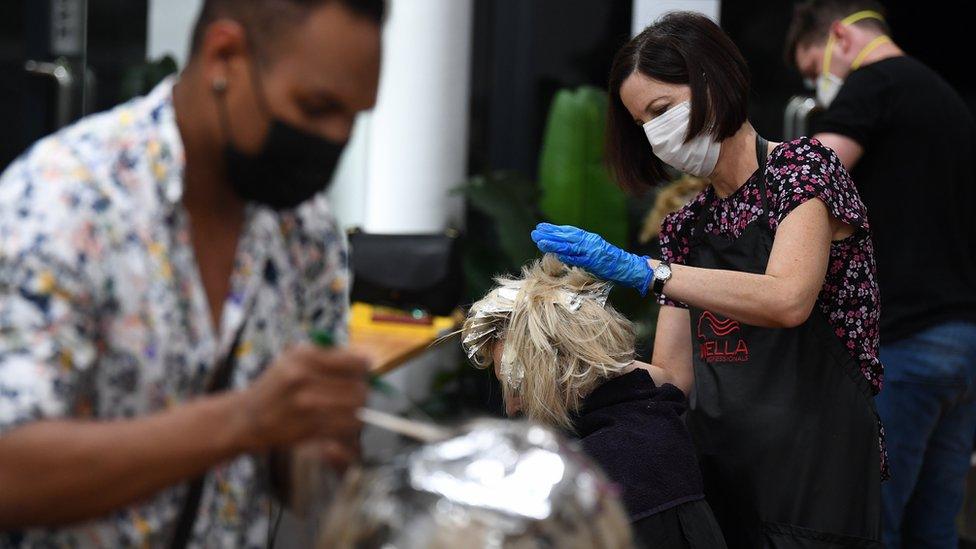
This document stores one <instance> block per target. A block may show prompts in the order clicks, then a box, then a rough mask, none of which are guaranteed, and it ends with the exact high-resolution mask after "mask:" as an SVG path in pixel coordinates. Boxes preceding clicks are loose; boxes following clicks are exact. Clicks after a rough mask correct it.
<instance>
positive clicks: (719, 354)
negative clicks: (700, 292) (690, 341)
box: [698, 311, 749, 362]
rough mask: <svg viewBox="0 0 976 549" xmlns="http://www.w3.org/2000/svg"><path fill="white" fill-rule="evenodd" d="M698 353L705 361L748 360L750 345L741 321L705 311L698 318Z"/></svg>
mask: <svg viewBox="0 0 976 549" xmlns="http://www.w3.org/2000/svg"><path fill="white" fill-rule="evenodd" d="M698 340H699V341H698V355H699V357H700V358H701V359H702V360H704V361H705V362H748V361H749V345H748V344H746V340H744V339H742V337H741V327H740V326H739V321H737V320H732V319H730V318H719V317H717V316H715V315H714V314H713V313H712V312H711V311H703V312H702V314H701V316H700V317H699V318H698Z"/></svg>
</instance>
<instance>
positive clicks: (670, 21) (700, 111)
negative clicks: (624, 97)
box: [606, 11, 750, 192]
mask: <svg viewBox="0 0 976 549" xmlns="http://www.w3.org/2000/svg"><path fill="white" fill-rule="evenodd" d="M634 73H640V74H643V75H644V76H647V77H648V78H653V79H654V80H659V81H661V82H667V83H669V84H684V85H687V86H689V87H690V88H691V119H690V121H689V127H688V135H687V136H686V138H685V139H686V142H687V141H688V140H691V139H693V138H695V137H697V136H698V135H700V134H702V133H703V132H706V133H709V134H711V135H712V136H713V137H714V138H715V139H717V140H723V139H727V138H729V137H731V136H732V135H734V134H735V132H737V131H739V128H741V127H742V124H744V123H745V122H746V120H747V119H748V116H749V93H750V89H749V68H748V66H747V65H746V61H745V59H743V57H742V54H741V53H740V52H739V48H737V47H736V46H735V44H734V43H733V42H732V40H731V39H729V37H728V36H727V35H726V34H725V33H724V32H723V31H722V29H721V28H719V26H718V25H716V24H715V23H714V22H712V20H711V19H709V18H707V17H705V16H704V15H701V14H698V13H693V12H681V11H678V12H672V13H669V14H667V15H665V16H664V17H662V18H661V19H658V20H657V21H656V22H655V23H654V24H652V25H651V26H649V27H647V28H646V29H644V30H643V31H642V32H641V33H640V34H638V35H637V36H635V37H634V38H633V39H631V40H630V42H627V43H626V44H624V46H623V47H622V48H620V50H619V51H618V52H617V54H616V55H615V56H614V59H613V65H612V66H611V68H610V83H609V86H608V91H609V92H610V107H609V113H608V114H607V138H606V139H607V142H606V150H607V164H608V165H609V167H610V171H611V172H612V173H613V175H614V177H615V179H616V181H617V184H618V185H620V186H621V187H622V188H624V189H626V190H628V191H631V192H637V191H640V190H642V189H644V188H646V187H648V186H653V185H657V184H659V183H661V182H664V181H666V180H667V179H668V173H667V171H665V167H664V166H665V164H664V162H662V161H661V160H660V159H659V158H657V157H656V156H655V155H654V153H653V152H652V151H651V147H650V145H649V144H648V142H647V137H646V136H645V135H644V130H643V128H641V127H640V126H637V125H635V124H634V118H633V117H632V116H631V114H630V112H628V111H627V107H625V106H624V104H623V102H622V101H621V100H620V86H621V85H623V83H624V81H625V80H626V79H627V77H629V76H630V75H631V74H634Z"/></svg>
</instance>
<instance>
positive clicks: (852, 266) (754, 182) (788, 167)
mask: <svg viewBox="0 0 976 549" xmlns="http://www.w3.org/2000/svg"><path fill="white" fill-rule="evenodd" d="M766 170H767V172H766V173H767V175H766V203H767V204H769V207H770V209H772V210H773V211H772V215H767V212H766V211H765V208H764V206H763V200H762V197H761V196H760V194H759V193H760V189H759V173H760V172H759V171H758V170H757V171H756V172H755V173H753V175H752V176H751V177H750V178H749V180H748V181H746V182H745V183H744V184H743V185H742V186H741V187H739V188H738V189H736V191H735V192H734V193H732V194H731V195H729V196H727V197H725V198H721V197H719V196H718V195H716V194H715V190H714V189H713V188H712V187H711V186H708V187H707V188H705V190H703V191H702V192H701V193H699V194H698V196H696V197H695V198H694V199H692V201H691V202H689V203H688V204H687V205H685V206H684V207H683V208H681V209H680V210H678V211H677V212H674V213H672V214H671V215H669V216H667V217H666V218H665V219H664V222H663V223H662V225H661V237H660V238H661V257H662V259H663V260H665V261H668V262H670V263H678V264H682V263H687V260H688V256H689V254H690V252H691V250H690V239H691V232H692V231H693V230H694V227H695V225H696V224H697V222H698V218H699V216H700V215H707V216H709V217H708V218H707V219H706V220H705V224H704V230H705V231H706V232H708V233H711V234H714V235H720V236H724V237H726V238H729V239H735V238H738V237H739V236H740V235H741V234H742V232H743V231H744V230H745V228H746V227H747V226H748V225H749V224H750V223H752V222H753V221H756V220H757V219H762V218H765V219H768V222H769V224H770V228H772V229H773V230H775V229H776V227H778V226H779V224H780V223H781V222H782V221H783V219H785V218H786V216H787V215H789V214H790V212H792V211H793V209H794V208H796V207H797V206H799V205H801V204H803V203H804V202H806V201H807V200H810V199H811V198H817V199H820V201H821V202H823V203H824V204H825V205H826V207H827V210H828V211H829V212H830V215H831V216H833V217H835V218H836V219H839V220H840V221H842V222H844V223H846V224H848V225H850V226H852V227H854V233H853V234H852V235H851V236H849V237H847V238H845V239H843V240H840V241H834V242H832V243H831V245H830V255H829V257H828V263H827V275H826V277H825V279H824V284H823V287H822V288H821V289H820V295H819V296H818V298H817V306H818V307H820V310H821V311H822V312H823V314H824V316H826V317H827V320H828V322H829V323H830V325H831V327H832V328H833V329H834V334H835V335H836V336H837V337H838V338H839V339H840V341H841V343H842V344H843V345H844V347H845V348H846V349H847V350H848V352H850V353H851V356H852V357H854V360H855V361H856V362H857V364H858V366H859V369H860V372H861V375H863V376H864V378H865V379H866V380H867V382H868V384H869V386H870V387H871V392H872V394H878V392H879V391H881V386H882V383H883V380H884V368H883V367H882V365H881V361H880V360H879V359H878V345H879V322H880V318H881V307H880V296H879V291H878V283H877V276H876V273H875V271H876V269H875V263H874V244H873V242H872V241H871V225H870V224H869V223H868V217H867V209H866V208H865V206H864V203H863V202H862V201H861V197H860V195H859V194H858V192H857V189H856V188H855V187H854V182H853V181H852V180H851V177H850V175H848V173H847V170H846V169H844V166H843V164H841V161H840V159H839V158H838V157H837V155H836V154H835V153H834V151H833V150H831V149H829V148H828V147H825V146H824V145H823V144H821V143H820V142H819V141H817V140H816V139H813V138H809V137H801V138H799V139H796V140H794V141H790V142H788V143H782V144H780V145H779V146H777V147H776V148H775V149H774V150H773V152H772V153H770V154H769V156H768V157H767V159H766ZM703 212H705V213H704V214H703ZM763 222H765V221H763ZM659 301H660V303H661V304H662V305H670V306H673V307H683V308H687V306H686V305H685V304H683V303H676V302H674V301H671V300H669V299H667V298H665V297H661V298H660V299H659ZM878 445H879V447H880V451H881V464H880V467H881V478H882V479H887V478H889V476H890V475H889V470H888V458H887V452H886V450H885V442H884V427H883V426H882V425H881V423H880V419H879V423H878Z"/></svg>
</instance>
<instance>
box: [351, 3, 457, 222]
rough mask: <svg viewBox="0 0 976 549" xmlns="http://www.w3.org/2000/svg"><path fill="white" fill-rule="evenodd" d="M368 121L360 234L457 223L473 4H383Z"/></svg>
mask: <svg viewBox="0 0 976 549" xmlns="http://www.w3.org/2000/svg"><path fill="white" fill-rule="evenodd" d="M389 7H390V14H389V19H388V20H387V23H386V27H385V28H384V33H383V69H382V77H381V80H380V90H379V97H378V99H377V105H376V109H375V110H374V112H373V116H372V119H371V122H370V128H371V130H370V131H369V138H368V139H369V145H368V153H367V154H368V170H367V187H366V216H365V224H364V225H365V230H366V231H367V232H374V233H411V232H414V233H416V232H439V231H442V230H444V229H445V228H446V227H447V226H448V225H454V226H457V225H459V224H460V222H461V220H460V219H459V212H460V211H461V199H460V198H459V197H452V196H450V195H449V191H450V189H452V188H454V187H456V186H458V185H459V184H460V183H461V182H462V181H463V180H464V178H465V176H466V174H467V150H468V118H469V109H468V106H469V103H470V94H469V90H470V73H471V27H472V16H473V2H472V0H409V1H408V0H398V1H394V2H390V4H389Z"/></svg>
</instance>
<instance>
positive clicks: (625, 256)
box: [532, 223, 654, 295]
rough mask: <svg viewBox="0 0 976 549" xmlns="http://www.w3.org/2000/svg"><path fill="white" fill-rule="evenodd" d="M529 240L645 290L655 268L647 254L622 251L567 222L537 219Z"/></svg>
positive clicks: (572, 262) (600, 274)
mask: <svg viewBox="0 0 976 549" xmlns="http://www.w3.org/2000/svg"><path fill="white" fill-rule="evenodd" d="M532 240H533V241H534V242H535V243H536V246H538V247H539V250H541V251H543V252H546V253H554V254H556V257H558V258H559V260H560V261H562V262H563V263H565V264H567V265H572V266H574V267H582V268H584V269H586V270H587V271H590V272H591V273H593V274H595V275H596V276H598V277H600V278H604V279H606V280H612V281H613V282H617V283H620V284H626V285H627V286H630V287H632V288H635V289H637V291H639V292H640V293H641V295H645V294H647V287H648V284H649V283H650V281H651V277H652V276H653V275H654V271H653V269H651V266H650V264H648V259H647V257H646V256H644V257H641V256H638V255H635V254H632V253H629V252H625V251H624V250H621V249H620V248H618V247H616V246H614V245H613V244H610V243H609V242H607V241H606V240H604V239H603V238H602V237H601V236H600V235H598V234H594V233H591V232H587V231H584V230H583V229H579V228H576V227H573V226H570V225H553V224H551V223H539V225H537V226H536V228H535V230H534V231H532Z"/></svg>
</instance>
